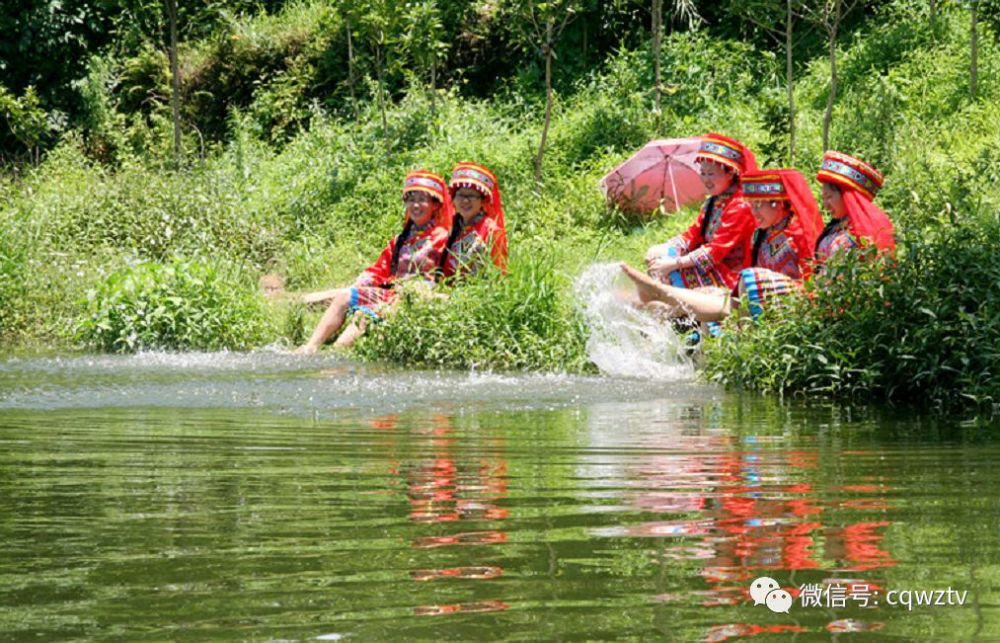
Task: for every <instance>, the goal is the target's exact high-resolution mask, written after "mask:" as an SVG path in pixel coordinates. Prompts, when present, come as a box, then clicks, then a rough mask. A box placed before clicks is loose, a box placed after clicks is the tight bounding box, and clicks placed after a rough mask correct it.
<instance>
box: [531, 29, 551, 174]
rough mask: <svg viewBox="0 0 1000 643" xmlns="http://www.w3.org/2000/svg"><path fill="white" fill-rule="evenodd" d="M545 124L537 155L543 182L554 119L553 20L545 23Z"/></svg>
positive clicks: (538, 169) (538, 171)
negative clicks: (545, 160)
mask: <svg viewBox="0 0 1000 643" xmlns="http://www.w3.org/2000/svg"><path fill="white" fill-rule="evenodd" d="M543 52H544V53H545V124H544V125H543V126H542V140H541V142H540V143H539V144H538V155H537V156H536V157H535V183H536V184H538V185H541V184H542V158H543V157H544V156H545V141H546V139H548V137H549V123H550V122H551V121H552V20H549V21H548V23H547V24H546V25H545V47H544V49H543Z"/></svg>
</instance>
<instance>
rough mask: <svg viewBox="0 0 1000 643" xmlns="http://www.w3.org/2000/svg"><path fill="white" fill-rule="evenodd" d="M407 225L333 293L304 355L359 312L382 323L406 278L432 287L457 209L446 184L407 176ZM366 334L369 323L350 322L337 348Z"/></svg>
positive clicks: (419, 175)
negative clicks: (346, 286) (360, 271)
mask: <svg viewBox="0 0 1000 643" xmlns="http://www.w3.org/2000/svg"><path fill="white" fill-rule="evenodd" d="M403 203H404V204H405V207H406V223H404V224H403V230H402V232H400V233H399V236H397V237H396V238H395V239H393V240H391V241H390V242H389V244H388V245H387V246H386V247H385V249H384V250H383V251H382V254H381V255H379V258H378V260H377V261H376V262H375V263H374V264H372V265H371V266H369V267H368V268H366V269H365V270H364V272H362V273H361V274H360V275H359V276H358V278H357V279H356V280H355V281H354V284H353V285H352V286H351V287H349V288H340V289H338V290H335V291H333V292H332V293H330V297H329V298H330V299H332V301H331V302H330V305H329V306H328V307H327V309H326V312H325V313H324V314H323V318H322V319H320V321H319V324H318V325H317V326H316V329H315V330H314V331H313V333H312V336H311V337H310V338H309V341H308V342H307V343H306V344H305V345H303V346H301V347H300V348H299V349H298V351H296V352H298V353H300V354H309V353H315V352H316V351H317V350H319V348H320V346H322V345H323V344H324V343H325V342H326V340H327V339H329V338H330V337H332V336H333V335H334V333H336V332H337V331H339V330H340V329H341V328H342V327H343V326H344V323H345V322H346V321H347V320H348V318H349V317H352V316H354V315H355V313H363V316H367V317H372V318H376V319H378V318H380V317H381V316H382V315H384V314H385V312H386V311H387V309H388V308H389V307H390V306H391V305H392V304H393V303H394V302H395V300H396V298H397V294H396V292H395V291H394V290H393V288H394V286H396V284H398V283H399V282H400V281H402V280H404V279H410V278H413V279H418V280H422V281H425V282H433V281H434V279H435V277H436V271H437V269H438V266H439V264H440V262H441V256H442V253H443V251H444V248H445V244H446V243H447V241H448V235H449V230H451V223H452V217H453V216H454V210H453V207H452V203H451V196H450V194H449V192H448V189H447V188H446V187H445V182H444V179H442V178H441V177H439V176H437V175H436V174H431V173H430V172H425V171H417V172H411V173H410V174H408V175H407V177H406V181H405V182H404V183H403ZM364 331H365V320H364V318H363V317H361V318H359V323H357V324H355V323H353V322H352V323H351V324H350V325H349V326H348V328H347V329H346V330H344V332H343V333H341V334H340V336H339V337H338V338H337V341H336V343H335V346H337V347H343V348H346V347H349V346H352V345H353V344H354V342H356V341H357V340H358V338H359V337H361V335H363V334H364Z"/></svg>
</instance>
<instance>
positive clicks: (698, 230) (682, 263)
mask: <svg viewBox="0 0 1000 643" xmlns="http://www.w3.org/2000/svg"><path fill="white" fill-rule="evenodd" d="M697 161H698V162H699V164H700V166H701V180H702V182H703V183H704V185H705V191H706V192H707V193H708V200H707V201H705V205H704V206H703V207H702V209H701V214H700V215H699V216H698V220H697V221H695V223H694V225H692V226H691V227H690V228H688V229H687V230H686V231H685V232H684V233H682V234H680V235H678V236H676V237H674V238H672V239H670V241H667V242H666V243H664V244H660V245H657V246H653V247H652V248H650V249H649V250H648V251H647V253H646V266H647V267H648V269H649V274H650V275H651V276H652V277H654V278H656V279H659V280H660V281H662V282H663V283H669V284H671V285H673V286H676V287H678V288H699V287H706V286H712V287H722V288H725V289H727V290H729V289H732V288H734V287H735V286H736V276H737V275H738V274H739V272H740V270H742V269H743V268H744V267H745V266H746V265H747V262H748V258H747V256H746V252H745V251H746V246H747V242H748V240H749V238H750V236H751V235H752V234H753V230H754V221H753V216H752V215H751V213H750V206H749V204H748V203H747V202H746V201H745V200H744V199H743V194H742V191H741V190H740V177H741V176H743V175H744V174H746V173H747V172H750V171H753V170H756V169H757V160H756V158H755V157H754V155H753V152H751V151H750V149H749V148H748V147H747V146H745V145H743V143H740V142H739V141H737V140H735V139H732V138H728V137H726V136H722V135H721V134H715V133H711V132H710V133H708V134H705V135H704V136H703V137H702V141H701V149H700V151H699V152H698V156H697Z"/></svg>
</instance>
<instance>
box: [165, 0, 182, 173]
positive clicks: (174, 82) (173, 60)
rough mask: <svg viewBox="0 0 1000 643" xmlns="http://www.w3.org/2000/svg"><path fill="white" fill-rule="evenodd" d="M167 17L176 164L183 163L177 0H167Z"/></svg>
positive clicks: (177, 165) (176, 165)
mask: <svg viewBox="0 0 1000 643" xmlns="http://www.w3.org/2000/svg"><path fill="white" fill-rule="evenodd" d="M167 17H168V19H169V20H170V46H169V48H168V54H169V57H170V110H171V112H172V113H173V119H174V166H175V167H178V168H179V167H180V165H181V97H180V92H181V82H180V81H181V78H180V65H179V64H178V62H177V0H167Z"/></svg>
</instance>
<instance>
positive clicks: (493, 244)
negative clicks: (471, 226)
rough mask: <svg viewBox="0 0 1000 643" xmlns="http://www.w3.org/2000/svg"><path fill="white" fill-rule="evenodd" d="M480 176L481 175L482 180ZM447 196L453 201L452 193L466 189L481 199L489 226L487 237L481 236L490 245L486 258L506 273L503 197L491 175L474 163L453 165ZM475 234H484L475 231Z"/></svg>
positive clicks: (505, 223)
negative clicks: (480, 196) (478, 194)
mask: <svg viewBox="0 0 1000 643" xmlns="http://www.w3.org/2000/svg"><path fill="white" fill-rule="evenodd" d="M482 175H485V177H484V176H482ZM449 187H450V190H451V192H450V195H451V197H452V198H454V193H455V191H457V190H458V188H459V187H470V188H472V189H474V190H476V191H478V192H479V193H480V194H482V195H483V197H484V198H483V206H482V208H483V211H484V212H486V216H487V217H488V218H489V219H490V221H491V222H492V226H490V228H491V229H490V230H489V236H482V235H480V236H481V238H482V239H483V240H484V241H487V240H488V241H489V243H490V255H491V256H492V257H493V263H494V264H496V267H497V268H499V269H500V270H502V271H503V272H504V273H506V272H507V222H506V220H505V219H504V211H503V196H502V194H501V192H500V182H499V181H498V180H497V177H496V175H495V174H493V172H492V171H491V170H490V169H489V168H488V167H486V166H485V165H479V164H478V163H469V162H462V163H459V164H457V165H455V167H454V168H452V171H451V182H450V183H449ZM479 228H480V226H477V233H479V232H483V233H485V232H487V231H486V230H479Z"/></svg>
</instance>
